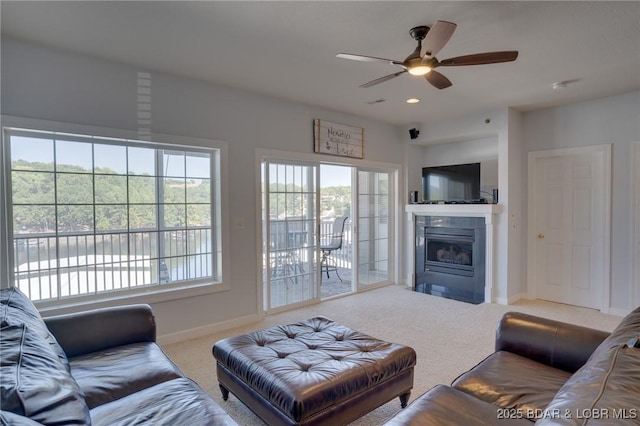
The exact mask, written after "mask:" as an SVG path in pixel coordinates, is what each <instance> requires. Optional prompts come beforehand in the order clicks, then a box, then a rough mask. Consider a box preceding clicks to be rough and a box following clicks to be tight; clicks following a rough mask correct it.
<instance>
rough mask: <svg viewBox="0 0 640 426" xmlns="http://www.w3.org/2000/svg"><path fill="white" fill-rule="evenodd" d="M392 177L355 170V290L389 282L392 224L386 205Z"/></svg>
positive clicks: (385, 172)
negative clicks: (356, 211) (356, 252)
mask: <svg viewBox="0 0 640 426" xmlns="http://www.w3.org/2000/svg"><path fill="white" fill-rule="evenodd" d="M392 179H393V174H392V173H390V172H388V171H381V170H364V169H359V170H358V225H357V228H356V235H357V239H358V266H357V274H358V288H360V289H363V288H367V287H372V286H378V285H382V284H387V283H390V282H391V280H392V267H391V266H392V265H393V256H392V253H393V252H392V250H391V248H392V238H391V237H392V235H393V232H392V229H393V228H392V223H393V214H392V209H391V208H390V205H389V200H390V199H391V198H390V197H391V195H392V193H391V192H390V191H391V188H392V187H393V185H392Z"/></svg>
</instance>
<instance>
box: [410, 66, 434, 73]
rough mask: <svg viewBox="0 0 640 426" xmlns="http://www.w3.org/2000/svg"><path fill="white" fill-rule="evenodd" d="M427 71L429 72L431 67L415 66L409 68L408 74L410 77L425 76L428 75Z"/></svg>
mask: <svg viewBox="0 0 640 426" xmlns="http://www.w3.org/2000/svg"><path fill="white" fill-rule="evenodd" d="M429 71H431V67H429V66H427V65H423V64H420V65H416V66H415V67H411V68H409V74H411V75H418V76H420V75H425V74H428V73H429Z"/></svg>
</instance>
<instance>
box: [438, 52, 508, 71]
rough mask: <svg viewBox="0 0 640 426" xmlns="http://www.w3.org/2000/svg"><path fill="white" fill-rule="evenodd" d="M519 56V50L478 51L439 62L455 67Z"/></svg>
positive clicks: (501, 60) (439, 64)
mask: <svg viewBox="0 0 640 426" xmlns="http://www.w3.org/2000/svg"><path fill="white" fill-rule="evenodd" d="M517 57H518V51H517V50H508V51H502V52H485V53H476V54H473V55H465V56H458V57H455V58H449V59H444V60H442V61H440V62H439V63H438V66H443V67H455V66H461V65H484V64H496V63H498V62H511V61H515V60H516V58H517Z"/></svg>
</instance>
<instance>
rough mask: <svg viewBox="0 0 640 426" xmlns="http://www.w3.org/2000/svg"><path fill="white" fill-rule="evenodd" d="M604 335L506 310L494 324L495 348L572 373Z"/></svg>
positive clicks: (587, 329) (598, 331)
mask: <svg viewBox="0 0 640 426" xmlns="http://www.w3.org/2000/svg"><path fill="white" fill-rule="evenodd" d="M608 336H609V333H607V332H606V331H601V330H594V329H592V328H587V327H582V326H579V325H573V324H569V323H565V322H560V321H554V320H550V319H547V318H540V317H536V316H533V315H527V314H523V313H519V312H507V313H506V314H504V315H503V317H502V319H501V320H500V322H499V323H498V328H497V330H496V345H495V349H496V352H497V351H508V352H512V353H515V354H517V355H521V356H524V357H526V358H529V359H532V360H534V361H537V362H541V363H543V364H547V365H549V366H551V367H554V368H558V369H561V370H564V371H568V372H570V373H574V372H576V371H577V370H578V369H579V368H580V367H582V365H584V364H585V363H586V362H587V360H588V359H589V357H590V356H591V354H592V353H593V351H594V350H595V349H596V348H597V347H598V345H600V344H601V343H602V342H603V341H604V339H606V338H607V337H608Z"/></svg>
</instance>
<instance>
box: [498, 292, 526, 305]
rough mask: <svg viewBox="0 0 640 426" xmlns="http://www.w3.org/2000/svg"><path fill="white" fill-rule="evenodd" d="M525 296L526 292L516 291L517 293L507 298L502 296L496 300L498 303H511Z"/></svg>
mask: <svg viewBox="0 0 640 426" xmlns="http://www.w3.org/2000/svg"><path fill="white" fill-rule="evenodd" d="M526 298H527V294H526V293H518V294H514V295H512V296H510V297H508V298H504V297H498V298H496V302H495V303H497V304H498V305H512V304H514V303H516V302H517V301H518V300H520V299H526Z"/></svg>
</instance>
